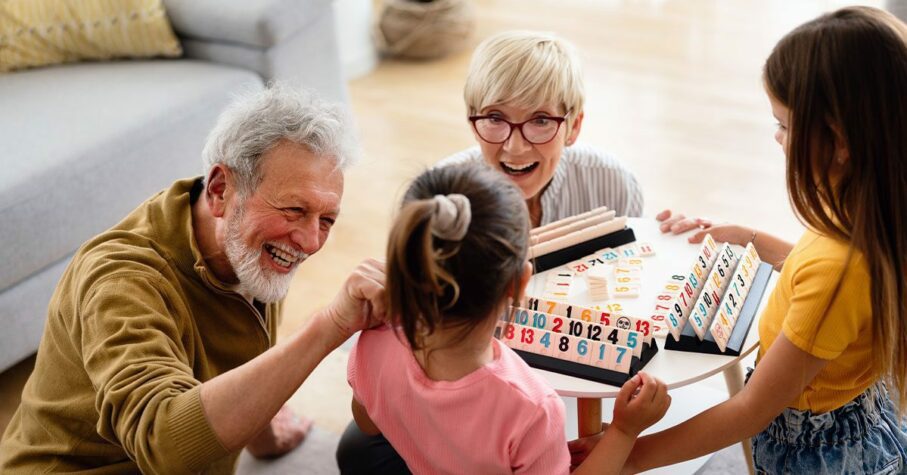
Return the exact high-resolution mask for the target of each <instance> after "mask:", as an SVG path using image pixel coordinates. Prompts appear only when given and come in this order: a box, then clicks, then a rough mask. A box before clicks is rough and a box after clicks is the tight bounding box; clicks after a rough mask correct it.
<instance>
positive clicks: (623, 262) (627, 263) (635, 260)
mask: <svg viewBox="0 0 907 475" xmlns="http://www.w3.org/2000/svg"><path fill="white" fill-rule="evenodd" d="M617 266H618V267H636V268H638V269H642V258H640V257H632V258H622V259H618V261H617Z"/></svg>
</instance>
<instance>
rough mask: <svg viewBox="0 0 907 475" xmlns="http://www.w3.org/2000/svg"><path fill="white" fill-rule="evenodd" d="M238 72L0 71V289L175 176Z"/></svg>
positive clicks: (190, 64) (193, 153)
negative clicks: (1, 170)
mask: <svg viewBox="0 0 907 475" xmlns="http://www.w3.org/2000/svg"><path fill="white" fill-rule="evenodd" d="M243 88H247V89H259V88H261V80H260V79H259V77H258V76H257V75H255V74H254V73H252V72H250V71H244V70H238V69H234V68H230V67H225V66H218V65H213V64H210V63H201V62H195V61H184V60H181V61H165V60H161V61H135V62H118V63H97V64H87V63H81V64H74V65H67V66H59V67H51V68H45V69H40V70H30V71H22V72H18V73H12V74H6V75H0V90H2V91H3V97H4V99H3V107H2V108H0V166H2V169H3V173H0V223H3V226H0V262H3V264H4V265H3V266H2V267H0V289H6V288H8V287H10V286H11V285H13V284H15V283H16V282H19V281H22V280H23V279H25V278H26V277H28V276H29V275H33V274H35V273H37V272H38V271H40V270H41V269H43V268H44V267H46V266H49V265H51V264H53V263H55V262H57V261H59V260H60V259H61V258H63V257H65V256H67V255H69V254H70V253H71V252H72V251H73V250H75V249H76V248H78V246H80V245H81V243H82V242H84V241H85V240H87V239H88V238H90V237H91V236H93V235H94V234H96V233H98V232H100V231H103V230H104V229H106V228H108V227H110V226H112V225H113V224H116V222H117V221H119V220H120V219H122V218H123V217H124V216H125V215H126V214H127V213H128V212H129V211H130V210H131V209H133V208H134V207H135V206H136V205H138V204H139V203H141V202H142V201H143V200H145V199H146V198H148V197H149V196H150V195H151V194H152V193H154V192H156V191H158V190H161V189H163V188H165V187H166V186H168V185H169V184H170V183H171V182H172V181H173V180H174V179H176V178H178V177H184V176H190V175H197V174H201V173H202V162H201V157H200V155H201V149H202V147H203V145H204V140H205V137H206V135H207V133H208V131H209V130H210V129H211V127H212V126H213V125H214V122H215V120H216V118H217V115H218V114H219V113H220V111H221V110H222V109H223V108H224V107H225V106H226V104H227V103H228V102H229V101H230V99H231V97H230V93H231V92H234V91H237V90H239V89H243Z"/></svg>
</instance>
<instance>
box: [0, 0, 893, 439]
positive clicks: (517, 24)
mask: <svg viewBox="0 0 907 475" xmlns="http://www.w3.org/2000/svg"><path fill="white" fill-rule="evenodd" d="M474 4H475V5H476V7H477V12H478V16H477V22H476V31H475V34H474V35H473V36H472V39H471V43H470V48H469V49H468V50H465V51H463V52H462V53H460V54H456V55H452V56H449V57H447V58H445V59H443V60H440V61H434V62H424V63H420V62H416V63H413V62H398V61H384V62H382V63H381V64H380V65H379V66H378V68H377V69H375V70H374V71H373V72H372V73H370V74H368V75H367V76H364V77H362V78H359V79H356V80H354V81H353V82H352V83H351V84H350V93H351V97H352V105H353V109H354V113H355V116H356V120H357V122H358V129H359V133H360V137H361V142H362V145H363V150H364V153H363V159H362V162H361V163H360V164H359V165H358V166H357V167H356V168H355V169H354V170H353V171H351V172H350V173H349V175H348V177H347V184H346V196H344V200H343V211H342V215H341V218H340V220H339V221H338V223H337V225H336V226H335V228H334V231H333V233H332V235H331V238H330V240H329V241H328V243H327V245H326V246H325V248H324V249H323V250H322V251H321V252H320V253H319V254H317V255H315V256H314V257H312V258H311V259H310V260H309V261H308V262H307V263H306V264H305V265H303V266H302V268H300V271H299V274H298V276H297V277H296V279H295V281H294V285H293V288H292V290H291V291H290V295H289V296H288V297H287V314H286V319H285V322H284V325H283V327H282V329H281V332H282V334H284V335H286V334H288V333H290V332H293V331H295V330H296V329H297V328H298V327H299V326H300V325H301V324H302V323H304V321H305V320H306V318H307V316H308V315H309V314H310V313H311V312H312V311H313V310H314V309H316V308H318V307H320V306H322V305H325V304H326V303H327V302H329V300H330V299H331V298H332V297H333V295H334V293H335V292H336V291H337V289H338V288H339V287H340V285H341V283H342V282H343V280H344V278H345V276H346V274H347V273H348V272H349V271H350V270H351V269H352V268H353V267H354V266H355V265H356V263H357V262H359V261H360V260H362V259H364V258H366V257H370V256H382V255H383V253H384V245H385V239H386V235H387V232H388V229H389V226H390V220H391V218H392V216H393V211H394V209H395V207H396V206H397V203H398V201H399V197H400V195H401V193H402V190H403V188H404V186H405V184H406V183H407V180H408V179H410V178H411V177H413V176H414V175H416V174H418V173H419V172H420V171H421V170H423V169H424V168H425V167H426V166H428V165H430V164H432V163H434V162H435V161H437V160H439V159H441V158H443V157H444V156H446V155H448V154H450V153H453V152H455V151H457V150H460V149H462V148H465V147H467V146H470V145H472V144H473V142H472V136H471V134H470V132H469V130H468V128H467V123H466V120H465V108H464V106H463V101H462V84H463V78H464V76H465V71H466V66H467V62H468V60H469V53H470V51H469V50H471V46H474V45H475V44H476V43H477V42H478V41H480V40H481V39H482V38H485V37H487V36H488V35H490V34H493V33H495V32H498V31H503V30H508V29H534V30H545V31H552V32H555V33H557V34H559V35H561V36H563V37H565V38H567V39H569V40H570V41H572V42H573V43H575V44H576V46H577V48H578V49H579V52H580V55H581V57H582V58H583V61H584V64H585V77H586V89H587V105H586V111H585V112H586V120H585V123H584V127H583V131H582V134H581V136H580V140H583V141H585V142H587V143H590V144H593V145H595V146H597V147H600V148H601V149H604V150H607V151H611V152H614V153H616V154H617V155H618V157H620V158H621V159H622V161H623V162H624V163H625V164H626V165H627V166H628V167H629V168H630V169H632V170H633V171H634V172H635V173H636V175H637V177H638V178H639V180H640V183H641V184H642V187H643V190H644V192H645V197H646V204H645V214H646V215H648V216H651V215H654V214H655V213H656V212H658V211H659V210H661V209H663V208H666V207H667V208H676V209H679V210H683V211H684V212H686V213H689V214H695V215H704V216H708V217H711V218H713V219H716V220H729V221H736V222H741V223H746V224H749V225H752V226H755V227H758V228H761V229H764V230H766V231H771V232H774V233H777V234H779V235H781V236H785V237H788V238H790V239H795V238H796V237H797V236H798V235H799V233H800V232H801V231H802V228H801V227H800V225H799V224H798V223H797V220H796V219H795V217H794V215H793V213H792V212H791V210H790V206H789V205H788V201H787V195H786V193H785V189H784V162H783V156H782V153H781V150H780V148H779V146H778V145H777V144H776V143H775V142H774V140H773V138H772V136H773V133H774V119H773V118H772V116H771V113H770V111H769V106H768V101H767V100H766V98H765V96H764V93H763V91H762V86H761V77H760V76H761V67H762V63H763V61H764V60H765V58H766V56H767V55H768V53H769V52H770V51H771V48H772V46H773V45H774V44H775V42H776V41H777V40H778V39H780V38H781V36H783V34H784V33H786V32H787V31H789V30H790V29H791V28H793V27H794V26H796V25H797V24H799V23H802V22H803V21H805V20H808V19H810V18H812V17H814V16H816V15H818V14H819V13H821V12H824V11H828V10H831V9H834V8H837V7H838V6H840V5H841V4H842V2H836V1H819V0H814V1H810V0H796V1H792V0H766V1H743V0H683V1H680V0H677V1H666V0H628V1H618V0H475V1H474ZM875 4H876V5H878V2H876V3H875ZM31 364H32V363H31V362H30V361H26V362H25V363H23V364H22V365H20V366H19V367H17V368H15V369H14V370H12V371H9V372H7V373H3V374H0V429H2V428H3V427H5V425H6V423H7V421H8V419H9V417H10V416H11V412H12V410H13V409H14V407H15V405H16V404H17V401H18V395H19V392H20V391H21V386H22V384H23V382H24V378H25V375H27V374H28V372H29V371H30V367H31ZM345 365H346V355H345V352H343V351H338V352H335V353H334V354H332V355H331V356H330V357H329V358H328V360H327V361H326V362H325V364H323V365H322V366H321V367H319V369H318V370H316V373H315V374H314V375H313V376H312V378H310V380H309V381H308V382H307V383H306V384H305V385H304V386H303V388H302V389H301V390H300V391H299V392H298V393H297V395H296V396H294V398H293V399H292V400H291V404H292V405H293V406H294V407H296V408H297V409H299V410H300V411H301V412H304V413H306V414H308V415H310V416H312V417H314V418H315V419H316V422H317V423H318V424H319V425H320V426H322V427H324V428H327V429H331V430H336V431H339V430H341V428H342V427H343V425H344V424H345V423H346V421H348V420H349V418H350V414H349V395H350V392H349V389H348V387H347V385H346V375H345Z"/></svg>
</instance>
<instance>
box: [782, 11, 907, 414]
mask: <svg viewBox="0 0 907 475" xmlns="http://www.w3.org/2000/svg"><path fill="white" fill-rule="evenodd" d="M765 83H766V87H767V89H768V91H769V93H770V94H771V95H772V96H774V97H775V98H776V99H777V100H778V101H780V102H781V103H782V104H784V105H785V106H786V107H787V108H788V109H789V110H790V115H791V117H790V128H789V131H788V150H787V188H788V193H789V197H790V201H791V204H792V205H793V207H794V209H795V210H796V212H797V214H798V215H799V217H800V218H801V219H802V220H803V221H804V223H805V224H806V225H807V226H809V227H811V228H813V229H815V230H817V231H818V232H820V233H823V234H826V235H829V236H832V237H835V238H838V239H841V240H845V241H849V242H850V243H851V246H852V249H854V250H856V251H859V253H860V254H862V256H863V258H864V259H865V260H866V263H867V265H868V269H869V276H870V279H871V282H870V284H869V285H870V296H871V300H872V317H873V330H872V332H873V333H872V334H873V344H874V345H875V351H873V355H874V359H875V361H874V362H875V364H876V367H877V368H878V369H879V371H880V372H881V374H882V376H883V378H885V379H886V380H887V382H888V385H889V390H893V391H894V396H896V398H897V400H898V401H899V405H900V407H899V409H900V413H901V414H903V413H904V412H905V408H907V322H905V318H907V293H905V292H907V290H905V276H904V272H905V271H907V163H905V161H907V27H905V25H904V24H903V23H901V22H900V21H899V20H897V19H896V18H895V17H894V16H892V15H891V14H889V13H887V12H884V11H882V10H878V9H874V8H869V7H849V8H844V9H841V10H837V11H835V12H833V13H829V14H827V15H823V16H821V17H819V18H817V19H815V20H813V21H810V22H808V23H806V24H804V25H802V26H800V27H798V28H797V29H795V30H794V31H792V32H791V33H789V34H788V35H787V36H785V37H784V38H783V39H782V40H781V41H780V42H779V43H778V44H777V45H776V46H775V49H774V51H773V52H772V54H771V56H769V58H768V60H767V61H766V64H765ZM836 144H838V145H839V146H842V147H843V148H844V149H846V151H847V152H848V153H849V157H848V158H847V159H846V160H844V161H843V163H842V162H841V161H839V160H837V159H836V155H835V145H836Z"/></svg>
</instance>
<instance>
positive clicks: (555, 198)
mask: <svg viewBox="0 0 907 475" xmlns="http://www.w3.org/2000/svg"><path fill="white" fill-rule="evenodd" d="M463 97H464V99H465V101H466V109H467V113H468V116H467V119H468V122H469V124H470V127H471V128H472V131H473V135H474V136H475V139H476V142H477V143H478V145H477V146H475V147H472V148H469V149H467V150H464V151H462V152H460V153H457V154H455V155H453V156H450V157H448V158H446V159H445V160H443V161H442V162H441V163H440V164H439V165H440V166H446V165H450V164H453V163H462V162H470V161H475V162H478V161H484V162H485V163H487V164H489V165H490V166H491V167H493V168H495V169H496V170H499V171H500V172H501V173H504V174H505V175H507V177H508V178H510V179H511V180H513V182H514V183H516V184H517V186H519V188H520V190H521V191H522V192H523V197H524V198H525V199H526V205H527V206H528V208H529V217H530V220H531V221H532V226H533V227H535V226H540V225H543V224H547V223H550V222H552V221H557V220H559V219H563V218H566V217H569V216H573V215H576V214H580V213H583V212H585V211H589V210H590V209H593V208H597V207H599V206H607V207H609V208H611V209H613V210H615V211H616V212H617V214H618V215H625V216H639V215H640V214H641V213H642V206H643V198H642V191H641V190H640V187H639V184H638V183H637V182H636V178H635V177H634V176H633V174H632V173H630V171H628V170H627V169H626V168H624V166H623V165H621V163H620V162H618V161H617V159H616V158H615V157H614V156H612V155H609V154H606V153H603V152H600V151H598V150H596V149H595V148H593V147H590V146H588V145H583V144H579V143H577V141H576V139H577V137H578V136H579V133H580V130H581V129H582V125H583V103H584V101H585V96H584V86H583V77H582V70H581V67H580V62H579V59H578V58H577V55H576V52H575V51H574V48H573V46H572V45H570V44H569V43H567V42H566V41H564V40H563V39H561V38H558V37H557V36H554V35H551V34H547V33H538V32H531V31H512V32H505V33H500V34H497V35H495V36H492V37H490V38H488V39H487V40H485V41H483V42H482V43H481V44H480V45H479V47H478V48H477V49H476V51H475V53H474V54H473V57H472V62H471V63H470V65H469V72H468V74H467V76H466V86H465V88H464V91H463Z"/></svg>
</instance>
